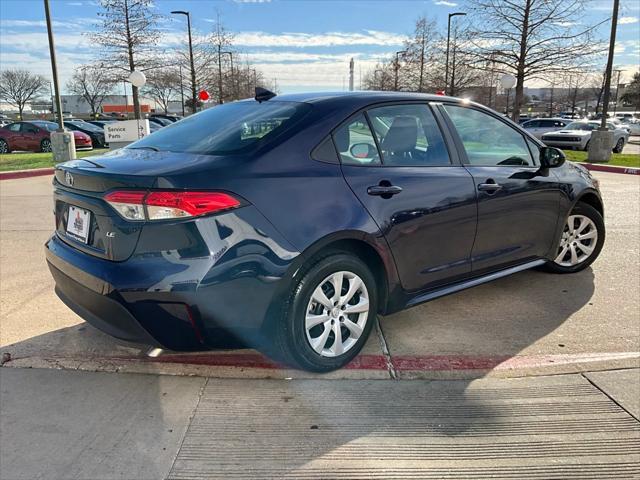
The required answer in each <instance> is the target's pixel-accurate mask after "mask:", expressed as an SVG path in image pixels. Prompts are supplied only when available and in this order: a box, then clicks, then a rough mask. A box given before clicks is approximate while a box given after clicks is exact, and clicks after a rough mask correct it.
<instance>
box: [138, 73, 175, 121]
mask: <svg viewBox="0 0 640 480" xmlns="http://www.w3.org/2000/svg"><path fill="white" fill-rule="evenodd" d="M143 92H144V93H145V94H146V95H149V96H150V97H151V98H153V99H154V100H155V101H156V102H157V103H159V104H160V106H161V107H162V109H163V110H164V113H169V102H171V101H172V100H173V99H174V98H175V96H176V95H177V94H178V93H179V92H180V75H179V74H178V72H176V71H175V70H155V71H153V73H150V74H149V75H148V76H147V83H146V85H145V86H144V88H143Z"/></svg>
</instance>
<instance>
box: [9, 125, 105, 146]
mask: <svg viewBox="0 0 640 480" xmlns="http://www.w3.org/2000/svg"><path fill="white" fill-rule="evenodd" d="M57 129H58V124H57V123H53V122H47V121H44V120H34V121H31V122H15V123H10V124H9V125H7V126H5V127H2V128H0V154H2V153H11V151H13V150H26V151H31V152H50V151H51V138H50V136H51V132H54V131H56V130H57ZM73 136H74V138H75V142H76V150H92V149H93V146H92V145H91V137H89V135H87V134H86V133H82V132H73Z"/></svg>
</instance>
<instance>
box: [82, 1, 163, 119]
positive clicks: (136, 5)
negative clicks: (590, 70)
mask: <svg viewBox="0 0 640 480" xmlns="http://www.w3.org/2000/svg"><path fill="white" fill-rule="evenodd" d="M100 6H101V7H102V10H101V11H99V12H98V16H99V17H100V18H101V24H100V25H99V26H98V29H97V30H96V32H94V33H90V34H89V38H91V40H92V41H93V42H94V43H95V44H97V45H100V46H101V47H102V48H103V49H104V52H103V55H102V58H104V60H105V61H104V63H103V64H102V67H103V68H107V69H109V70H111V71H112V72H113V73H114V76H115V77H116V78H119V79H122V78H126V77H127V76H128V74H129V72H133V71H134V70H148V69H150V68H154V67H157V66H158V65H157V61H155V59H154V56H153V55H152V54H153V47H154V46H155V45H156V44H157V41H158V38H159V35H160V33H159V30H158V28H157V23H158V20H159V18H160V16H159V15H158V14H156V13H154V10H153V1H152V0H101V1H100ZM132 92H133V107H134V111H135V116H136V118H140V100H139V96H138V88H137V87H135V86H132Z"/></svg>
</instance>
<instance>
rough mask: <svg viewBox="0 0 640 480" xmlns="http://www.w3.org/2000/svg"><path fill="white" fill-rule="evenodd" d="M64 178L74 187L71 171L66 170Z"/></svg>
mask: <svg viewBox="0 0 640 480" xmlns="http://www.w3.org/2000/svg"><path fill="white" fill-rule="evenodd" d="M64 180H65V181H66V182H67V185H69V186H70V187H73V175H71V174H70V173H69V172H65V174H64Z"/></svg>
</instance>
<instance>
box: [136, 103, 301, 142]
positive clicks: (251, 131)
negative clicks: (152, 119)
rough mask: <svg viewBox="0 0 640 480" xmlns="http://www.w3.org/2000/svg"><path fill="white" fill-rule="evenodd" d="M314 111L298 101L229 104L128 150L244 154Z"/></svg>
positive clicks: (171, 127) (173, 125) (207, 111)
mask: <svg viewBox="0 0 640 480" xmlns="http://www.w3.org/2000/svg"><path fill="white" fill-rule="evenodd" d="M310 108H311V106H310V105H308V104H305V103H295V102H270V103H269V102H263V103H258V102H256V101H242V102H235V103H227V104H224V105H218V106H216V107H212V108H209V109H207V110H205V111H203V112H200V113H198V114H196V115H192V116H190V117H187V118H185V119H183V120H180V121H179V122H176V123H173V124H171V125H169V126H166V127H164V128H162V129H161V130H158V131H157V132H154V133H153V134H152V135H149V136H148V137H145V138H143V139H141V140H138V141H137V142H134V143H132V144H131V145H129V146H128V147H127V148H150V149H153V150H158V151H167V152H179V153H197V154H204V155H228V154H234V153H243V152H246V151H249V150H251V149H253V148H255V147H257V146H258V145H259V144H263V143H265V142H267V141H269V139H272V138H273V137H275V136H276V135H279V134H280V133H282V132H284V131H285V130H288V129H289V128H290V127H291V126H292V125H293V124H295V123H296V122H297V121H298V120H299V119H300V118H302V116H303V115H304V114H306V113H307V112H308V111H309V109H310Z"/></svg>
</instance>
